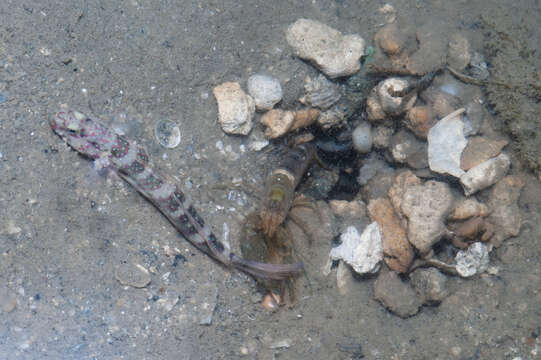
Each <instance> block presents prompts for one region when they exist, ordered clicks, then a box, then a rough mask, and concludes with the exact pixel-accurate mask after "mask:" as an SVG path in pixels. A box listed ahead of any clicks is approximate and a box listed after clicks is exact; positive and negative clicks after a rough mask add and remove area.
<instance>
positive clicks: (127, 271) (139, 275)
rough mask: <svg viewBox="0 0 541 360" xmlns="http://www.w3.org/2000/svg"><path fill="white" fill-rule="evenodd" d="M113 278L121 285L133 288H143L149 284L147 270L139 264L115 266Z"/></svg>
mask: <svg viewBox="0 0 541 360" xmlns="http://www.w3.org/2000/svg"><path fill="white" fill-rule="evenodd" d="M115 278H116V279H117V280H118V281H119V282H120V283H121V284H122V285H129V286H133V287H135V288H144V287H145V286H147V285H148V284H150V274H149V273H148V270H147V269H146V268H145V267H144V266H143V265H140V264H134V263H126V264H121V265H119V266H117V268H116V270H115Z"/></svg>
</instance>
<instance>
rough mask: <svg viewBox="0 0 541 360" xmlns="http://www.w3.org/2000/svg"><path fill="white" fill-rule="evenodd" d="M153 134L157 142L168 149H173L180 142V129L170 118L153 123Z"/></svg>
mask: <svg viewBox="0 0 541 360" xmlns="http://www.w3.org/2000/svg"><path fill="white" fill-rule="evenodd" d="M154 136H155V137H156V140H157V141H158V143H159V144H160V145H161V146H163V147H166V148H168V149H173V148H175V147H177V146H178V144H180V138H181V137H180V129H179V127H178V126H177V124H175V123H174V122H172V121H171V120H159V121H157V122H156V124H155V125H154Z"/></svg>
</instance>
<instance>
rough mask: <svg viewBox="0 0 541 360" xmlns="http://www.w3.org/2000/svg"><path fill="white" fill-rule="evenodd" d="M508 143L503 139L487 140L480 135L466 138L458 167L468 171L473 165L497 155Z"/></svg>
mask: <svg viewBox="0 0 541 360" xmlns="http://www.w3.org/2000/svg"><path fill="white" fill-rule="evenodd" d="M507 144H508V142H507V141H505V140H489V139H487V138H484V137H481V136H475V137H471V138H469V139H468V144H467V145H466V148H464V151H463V152H462V156H461V159H460V167H461V168H462V170H464V171H468V170H469V169H471V168H472V167H474V166H477V165H479V164H481V163H482V162H485V161H487V160H488V159H490V158H493V157H495V156H498V155H499V154H500V152H501V151H502V149H503V148H504V147H505V146H506V145H507Z"/></svg>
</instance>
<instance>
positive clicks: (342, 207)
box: [329, 200, 366, 219]
mask: <svg viewBox="0 0 541 360" xmlns="http://www.w3.org/2000/svg"><path fill="white" fill-rule="evenodd" d="M329 206H330V207H331V210H332V212H333V213H334V214H335V215H338V216H342V217H349V218H357V219H358V218H361V217H364V216H366V205H365V203H363V202H362V201H361V200H353V201H346V200H329Z"/></svg>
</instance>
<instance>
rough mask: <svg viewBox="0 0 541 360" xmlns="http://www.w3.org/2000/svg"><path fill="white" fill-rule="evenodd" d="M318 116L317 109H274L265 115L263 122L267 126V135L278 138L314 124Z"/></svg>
mask: <svg viewBox="0 0 541 360" xmlns="http://www.w3.org/2000/svg"><path fill="white" fill-rule="evenodd" d="M318 116H319V110H317V109H303V110H298V111H291V110H280V109H273V110H271V111H268V112H266V113H265V114H264V115H263V117H262V118H261V123H262V124H263V125H265V126H266V127H267V129H266V130H265V136H266V137H268V138H270V139H276V138H278V137H280V136H282V135H284V134H286V133H287V132H289V131H293V130H296V129H299V128H303V127H307V126H310V125H312V124H313V123H314V122H315V121H316V119H317V118H318Z"/></svg>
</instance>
